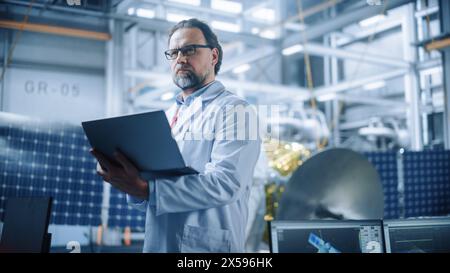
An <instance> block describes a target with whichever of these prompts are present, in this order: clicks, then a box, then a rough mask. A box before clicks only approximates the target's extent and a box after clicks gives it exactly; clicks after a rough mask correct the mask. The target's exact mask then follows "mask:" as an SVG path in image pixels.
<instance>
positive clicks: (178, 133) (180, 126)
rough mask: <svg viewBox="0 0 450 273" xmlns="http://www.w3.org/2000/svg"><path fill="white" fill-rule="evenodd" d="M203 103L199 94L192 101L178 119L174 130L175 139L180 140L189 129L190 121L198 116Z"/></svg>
mask: <svg viewBox="0 0 450 273" xmlns="http://www.w3.org/2000/svg"><path fill="white" fill-rule="evenodd" d="M202 105H203V103H202V98H201V96H199V97H197V98H196V99H195V100H194V101H193V102H192V105H191V106H190V107H188V108H187V109H186V111H185V112H184V113H183V115H182V116H181V117H179V118H178V121H177V123H176V124H175V127H174V128H173V130H172V131H173V132H174V133H175V139H176V140H177V141H178V140H180V138H182V137H183V136H184V134H185V133H186V131H187V130H188V129H189V127H190V126H189V125H190V121H191V120H192V119H195V118H198V115H199V114H200V113H201V111H202Z"/></svg>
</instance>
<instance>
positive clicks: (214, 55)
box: [211, 48, 219, 66]
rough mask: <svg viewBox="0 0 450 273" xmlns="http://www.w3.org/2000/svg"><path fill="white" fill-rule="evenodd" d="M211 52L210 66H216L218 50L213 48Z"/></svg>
mask: <svg viewBox="0 0 450 273" xmlns="http://www.w3.org/2000/svg"><path fill="white" fill-rule="evenodd" d="M211 51H212V54H213V58H212V65H213V66H216V64H217V63H218V62H219V50H218V49H217V48H213V49H212V50H211Z"/></svg>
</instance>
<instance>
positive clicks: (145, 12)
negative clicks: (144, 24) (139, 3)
mask: <svg viewBox="0 0 450 273" xmlns="http://www.w3.org/2000/svg"><path fill="white" fill-rule="evenodd" d="M136 15H137V16H139V17H145V18H154V17H155V11H154V10H151V9H141V8H140V9H137V10H136Z"/></svg>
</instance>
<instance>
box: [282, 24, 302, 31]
mask: <svg viewBox="0 0 450 273" xmlns="http://www.w3.org/2000/svg"><path fill="white" fill-rule="evenodd" d="M284 27H285V28H286V29H289V30H293V31H304V30H305V25H304V24H299V23H292V22H287V23H284Z"/></svg>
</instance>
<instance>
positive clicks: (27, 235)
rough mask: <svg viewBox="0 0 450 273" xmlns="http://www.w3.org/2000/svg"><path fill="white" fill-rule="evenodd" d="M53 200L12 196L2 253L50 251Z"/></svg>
mask: <svg viewBox="0 0 450 273" xmlns="http://www.w3.org/2000/svg"><path fill="white" fill-rule="evenodd" d="M51 205H52V198H51V197H11V198H8V200H7V201H6V210H5V213H4V215H3V231H2V236H1V240H0V252H14V253H21V252H30V253H40V252H44V253H45V252H49V249H50V240H51V235H50V234H48V233H47V230H48V225H49V221H50V213H51Z"/></svg>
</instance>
